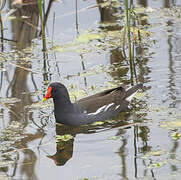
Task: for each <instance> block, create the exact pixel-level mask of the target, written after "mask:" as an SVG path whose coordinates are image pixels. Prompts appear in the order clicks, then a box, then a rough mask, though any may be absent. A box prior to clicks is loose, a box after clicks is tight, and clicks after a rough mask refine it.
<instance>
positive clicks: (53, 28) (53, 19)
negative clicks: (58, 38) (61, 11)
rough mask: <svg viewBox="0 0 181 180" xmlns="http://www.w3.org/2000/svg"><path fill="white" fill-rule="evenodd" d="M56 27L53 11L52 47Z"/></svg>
mask: <svg viewBox="0 0 181 180" xmlns="http://www.w3.org/2000/svg"><path fill="white" fill-rule="evenodd" d="M54 28H55V12H54V13H53V28H52V48H53V36H54Z"/></svg>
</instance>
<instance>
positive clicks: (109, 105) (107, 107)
mask: <svg viewBox="0 0 181 180" xmlns="http://www.w3.org/2000/svg"><path fill="white" fill-rule="evenodd" d="M113 105H114V103H111V104H108V105H107V106H106V108H105V109H104V111H107V110H108V109H109V107H111V106H113Z"/></svg>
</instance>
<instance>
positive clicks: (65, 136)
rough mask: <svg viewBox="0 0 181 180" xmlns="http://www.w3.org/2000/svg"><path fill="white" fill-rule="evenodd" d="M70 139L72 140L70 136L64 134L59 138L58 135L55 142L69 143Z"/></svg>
mask: <svg viewBox="0 0 181 180" xmlns="http://www.w3.org/2000/svg"><path fill="white" fill-rule="evenodd" d="M70 139H73V136H72V135H70V134H64V135H62V136H60V135H57V136H56V140H57V142H60V141H69V140H70Z"/></svg>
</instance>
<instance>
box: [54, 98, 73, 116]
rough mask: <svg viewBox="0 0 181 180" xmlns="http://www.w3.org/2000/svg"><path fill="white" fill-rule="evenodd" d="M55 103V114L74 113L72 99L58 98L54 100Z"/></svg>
mask: <svg viewBox="0 0 181 180" xmlns="http://www.w3.org/2000/svg"><path fill="white" fill-rule="evenodd" d="M53 101H54V110H55V113H58V114H64V113H67V112H70V111H72V109H73V104H72V103H71V101H70V99H64V98H56V99H53Z"/></svg>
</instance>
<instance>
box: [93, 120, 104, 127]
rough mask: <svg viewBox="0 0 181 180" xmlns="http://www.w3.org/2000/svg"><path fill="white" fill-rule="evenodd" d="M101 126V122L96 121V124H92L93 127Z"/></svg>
mask: <svg viewBox="0 0 181 180" xmlns="http://www.w3.org/2000/svg"><path fill="white" fill-rule="evenodd" d="M102 124H104V122H103V121H96V122H94V123H92V125H93V126H100V125H102Z"/></svg>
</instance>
